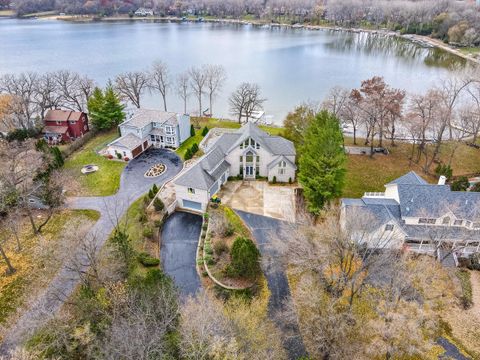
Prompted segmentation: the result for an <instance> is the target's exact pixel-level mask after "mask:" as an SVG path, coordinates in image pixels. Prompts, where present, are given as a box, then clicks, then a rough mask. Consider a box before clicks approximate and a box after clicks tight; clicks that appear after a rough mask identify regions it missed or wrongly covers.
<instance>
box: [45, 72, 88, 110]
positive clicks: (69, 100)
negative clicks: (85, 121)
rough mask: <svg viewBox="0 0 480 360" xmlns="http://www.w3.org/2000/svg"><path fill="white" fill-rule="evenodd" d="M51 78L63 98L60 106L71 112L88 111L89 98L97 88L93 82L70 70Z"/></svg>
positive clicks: (57, 73)
mask: <svg viewBox="0 0 480 360" xmlns="http://www.w3.org/2000/svg"><path fill="white" fill-rule="evenodd" d="M51 76H52V77H53V79H54V81H55V82H56V86H57V88H58V91H59V94H60V96H61V100H60V101H61V103H60V105H61V106H63V107H66V108H67V109H71V110H76V111H86V106H87V101H88V98H89V97H90V95H91V94H92V92H93V89H94V87H95V84H94V82H93V80H90V79H89V78H87V77H81V76H80V75H79V74H78V73H75V72H72V71H69V70H60V71H56V72H54V73H52V74H51Z"/></svg>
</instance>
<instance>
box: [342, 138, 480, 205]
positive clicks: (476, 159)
mask: <svg viewBox="0 0 480 360" xmlns="http://www.w3.org/2000/svg"><path fill="white" fill-rule="evenodd" d="M345 143H346V144H348V145H351V143H352V140H351V139H350V138H345ZM357 143H358V144H359V145H363V141H362V140H361V139H360V140H357ZM386 146H387V148H388V150H389V151H390V154H389V155H382V154H377V155H375V156H374V157H373V158H370V157H369V156H368V155H349V156H348V157H347V175H346V181H345V188H344V191H343V195H342V196H343V197H360V196H362V195H363V193H365V192H368V191H384V190H385V187H384V185H385V184H386V183H388V182H390V181H392V180H394V179H396V178H398V177H400V176H402V175H404V174H405V173H407V172H408V171H410V170H413V171H415V172H416V173H417V174H419V175H420V176H422V177H423V178H425V179H426V180H427V181H429V182H431V183H435V182H436V181H437V179H436V177H435V176H432V175H426V174H424V173H423V170H422V168H421V166H422V165H423V164H422V160H423V159H422V160H421V161H420V164H416V163H414V162H412V163H410V161H409V157H410V154H411V145H410V144H407V143H398V144H397V146H394V147H392V146H389V144H386ZM452 146H453V144H451V143H445V145H444V146H443V147H442V150H441V152H440V153H441V154H440V159H441V161H443V162H444V163H448V161H449V158H450V154H451V149H452ZM435 166H436V165H435V164H434V165H433V166H432V168H431V170H430V172H431V173H433V171H434V169H435ZM452 169H453V175H463V174H473V173H478V172H480V150H478V149H475V148H472V147H469V146H467V145H465V144H464V143H462V144H460V145H459V146H458V148H457V149H456V151H455V155H454V157H453V160H452Z"/></svg>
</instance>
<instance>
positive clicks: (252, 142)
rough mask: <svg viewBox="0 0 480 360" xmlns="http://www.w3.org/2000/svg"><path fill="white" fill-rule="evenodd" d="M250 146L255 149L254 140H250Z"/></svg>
mask: <svg viewBox="0 0 480 360" xmlns="http://www.w3.org/2000/svg"><path fill="white" fill-rule="evenodd" d="M250 145H252V147H255V140H253V139H250Z"/></svg>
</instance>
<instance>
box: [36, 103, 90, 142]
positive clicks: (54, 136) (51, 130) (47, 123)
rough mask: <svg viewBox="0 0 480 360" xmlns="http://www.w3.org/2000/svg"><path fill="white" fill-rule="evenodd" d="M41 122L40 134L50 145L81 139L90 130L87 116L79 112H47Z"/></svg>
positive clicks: (57, 110) (56, 110)
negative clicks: (42, 125)
mask: <svg viewBox="0 0 480 360" xmlns="http://www.w3.org/2000/svg"><path fill="white" fill-rule="evenodd" d="M43 122H44V127H43V130H42V133H43V136H44V138H45V140H47V142H48V143H50V144H58V143H60V142H68V141H72V140H75V139H78V138H81V137H82V136H83V135H85V134H86V133H87V132H88V131H89V130H90V129H89V126H88V116H87V114H85V113H84V112H79V111H71V110H61V109H55V110H48V112H47V114H46V115H45V118H44V119H43Z"/></svg>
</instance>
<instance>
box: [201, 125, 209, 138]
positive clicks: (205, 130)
mask: <svg viewBox="0 0 480 360" xmlns="http://www.w3.org/2000/svg"><path fill="white" fill-rule="evenodd" d="M208 130H209V129H208V127H206V126H205V127H204V128H203V129H202V136H205V135H207V134H208Z"/></svg>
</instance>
